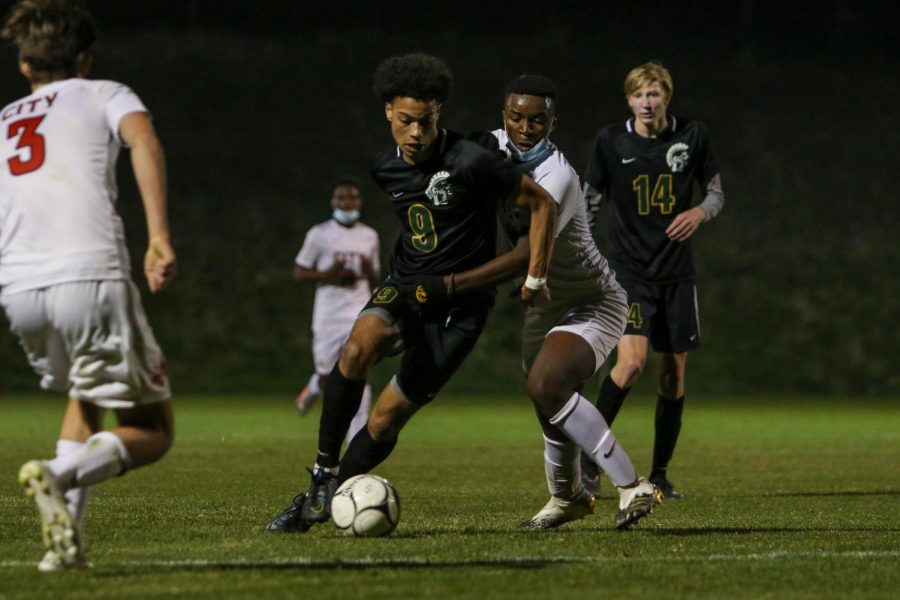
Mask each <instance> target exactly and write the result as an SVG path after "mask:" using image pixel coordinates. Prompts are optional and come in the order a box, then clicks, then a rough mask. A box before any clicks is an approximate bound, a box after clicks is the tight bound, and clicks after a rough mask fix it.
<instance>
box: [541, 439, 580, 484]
mask: <svg viewBox="0 0 900 600" xmlns="http://www.w3.org/2000/svg"><path fill="white" fill-rule="evenodd" d="M544 474H545V475H546V476H547V489H548V490H550V495H551V496H556V497H557V498H562V499H563V500H568V499H569V498H571V497H572V496H574V495H575V493H576V492H577V491H578V489H579V488H580V487H581V449H580V448H578V446H576V445H575V444H573V443H572V442H560V441H557V440H552V439H550V438H548V437H547V436H546V435H545V436H544Z"/></svg>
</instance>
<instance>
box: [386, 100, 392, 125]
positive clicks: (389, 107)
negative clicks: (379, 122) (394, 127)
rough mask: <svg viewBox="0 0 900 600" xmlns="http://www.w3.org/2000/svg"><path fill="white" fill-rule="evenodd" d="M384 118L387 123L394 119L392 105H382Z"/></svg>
mask: <svg viewBox="0 0 900 600" xmlns="http://www.w3.org/2000/svg"><path fill="white" fill-rule="evenodd" d="M384 116H385V117H386V118H387V120H388V121H391V120H392V119H393V118H394V105H393V104H391V103H390V102H385V103H384Z"/></svg>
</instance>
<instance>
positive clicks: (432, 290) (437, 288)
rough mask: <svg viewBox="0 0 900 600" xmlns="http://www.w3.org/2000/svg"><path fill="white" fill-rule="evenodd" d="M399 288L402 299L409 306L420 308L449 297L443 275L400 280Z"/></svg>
mask: <svg viewBox="0 0 900 600" xmlns="http://www.w3.org/2000/svg"><path fill="white" fill-rule="evenodd" d="M399 288H400V294H401V295H402V296H403V299H404V300H405V301H406V303H407V304H409V305H410V306H422V305H423V304H428V303H430V302H435V301H436V300H440V299H441V298H448V297H449V296H450V290H449V289H447V282H446V281H445V280H444V275H419V276H415V277H404V278H403V279H401V280H400V286H399Z"/></svg>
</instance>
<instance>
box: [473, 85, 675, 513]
mask: <svg viewBox="0 0 900 600" xmlns="http://www.w3.org/2000/svg"><path fill="white" fill-rule="evenodd" d="M556 108H557V101H556V85H555V84H554V83H553V82H552V81H550V80H549V79H548V78H546V77H543V76H541V75H521V76H519V77H516V78H515V79H513V80H512V81H510V82H509V84H507V87H506V100H505V103H504V107H503V124H504V128H503V129H498V130H496V131H494V132H493V134H494V136H495V137H496V138H497V141H498V142H499V146H500V149H501V150H502V151H504V152H505V153H506V154H507V155H508V156H509V157H510V158H511V159H512V160H513V162H515V163H517V164H518V165H520V167H521V168H522V169H523V170H524V172H525V173H526V174H527V175H529V176H530V177H531V178H532V179H534V181H535V182H537V183H538V184H539V185H540V186H541V187H543V188H544V189H545V190H547V191H548V192H549V193H550V195H551V196H552V197H553V199H554V200H555V201H556V204H557V212H558V217H557V222H556V242H555V244H554V250H553V255H552V257H551V259H550V267H549V270H548V275H547V284H548V287H549V288H550V289H551V290H553V293H552V295H551V297H550V298H549V300H548V301H547V302H545V303H542V304H539V305H535V306H529V307H527V308H526V312H525V325H524V328H523V332H522V365H523V368H524V369H525V372H526V375H527V381H526V389H527V392H528V395H529V396H531V399H532V401H533V402H534V405H535V407H536V408H537V416H538V420H539V421H540V423H541V427H542V428H543V431H544V468H545V473H546V476H547V486H548V488H549V490H550V494H551V497H550V501H549V502H548V503H547V504H546V505H545V506H544V507H543V508H542V509H541V510H540V511H539V512H538V513H537V514H536V515H534V517H533V518H532V519H531V520H530V521H528V522H527V523H525V524H524V526H525V527H526V528H530V529H547V528H552V527H558V526H559V525H562V524H563V523H566V522H568V521H572V520H575V519H580V518H582V517H584V516H586V515H588V514H590V513H591V512H593V508H594V502H595V500H594V497H593V495H592V494H590V493H589V492H587V491H586V490H583V489H582V488H581V468H580V458H581V455H582V453H584V455H585V456H586V457H588V458H589V459H590V460H591V461H593V462H594V463H595V464H599V465H600V466H601V467H602V468H603V470H604V471H605V472H606V473H607V475H609V477H610V478H611V479H612V480H613V482H614V483H615V484H616V486H617V487H618V490H619V496H620V497H619V506H618V508H619V510H618V512H617V514H616V516H615V519H614V520H615V524H616V527H618V528H620V529H625V528H627V527H629V526H631V525H632V524H633V523H635V522H636V521H638V520H639V519H641V518H643V517H645V516H647V515H649V514H650V513H651V512H652V511H653V508H654V507H655V505H656V503H657V501H658V498H659V493H658V491H657V490H656V488H655V487H654V486H653V485H652V484H650V483H649V482H648V481H647V480H646V479H644V478H643V477H638V475H637V473H636V472H635V470H634V466H633V465H632V463H631V459H630V458H629V457H628V455H627V454H626V453H625V451H624V450H623V449H622V447H621V445H620V444H618V443H617V441H616V438H615V436H614V435H613V433H612V431H610V429H609V426H608V425H607V423H606V422H605V421H604V419H603V417H602V415H601V414H600V412H599V411H598V410H597V408H596V407H595V406H594V405H593V404H592V403H591V402H590V401H589V400H587V399H586V398H584V397H583V396H582V395H581V389H582V387H583V385H584V382H585V381H586V380H587V379H588V378H589V377H591V376H592V375H593V374H594V373H595V372H596V371H597V369H599V368H600V367H601V366H602V365H603V363H604V361H605V360H606V357H607V356H608V355H609V353H610V352H611V351H612V349H613V348H614V347H615V346H616V342H617V341H618V340H619V338H620V337H621V335H622V332H623V330H624V328H625V318H626V301H625V300H626V295H625V291H624V290H623V289H622V288H621V286H619V284H618V283H617V282H616V278H615V275H614V274H613V273H612V272H610V270H609V267H608V265H607V262H606V259H605V258H604V257H603V256H602V255H601V254H600V251H599V250H598V249H597V246H596V244H595V243H594V239H593V237H592V236H591V232H590V229H589V228H588V219H587V210H586V205H585V202H584V196H583V195H582V192H581V189H580V188H581V186H580V182H579V179H578V174H577V173H576V172H575V170H574V169H573V168H572V167H571V165H569V162H568V161H567V160H566V158H565V156H563V154H562V153H561V152H560V151H559V150H558V149H557V148H556V146H555V145H554V144H553V143H552V142H550V139H549V138H550V133H551V132H552V131H553V129H554V127H555V125H556ZM510 216H511V217H512V218H509V217H510ZM505 220H506V221H509V222H510V223H509V224H508V225H507V229H508V233H509V234H510V237H511V239H512V240H513V241H515V240H516V239H519V240H523V239H527V237H524V236H525V234H526V230H524V228H521V226H519V223H524V222H525V220H524V219H521V218H516V216H515V215H507V218H506V219H505ZM521 249H522V244H521V243H520V244H517V246H516V249H515V250H513V253H515V252H516V251H521ZM526 256H527V255H526ZM498 260H500V259H498ZM460 279H462V277H461V278H460Z"/></svg>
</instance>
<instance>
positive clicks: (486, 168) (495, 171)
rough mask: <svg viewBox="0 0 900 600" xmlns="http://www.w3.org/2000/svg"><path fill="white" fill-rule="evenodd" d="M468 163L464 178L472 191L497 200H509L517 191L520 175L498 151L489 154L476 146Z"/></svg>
mask: <svg viewBox="0 0 900 600" xmlns="http://www.w3.org/2000/svg"><path fill="white" fill-rule="evenodd" d="M491 137H493V136H491ZM468 162H469V164H468V165H467V168H466V170H465V172H464V178H465V180H466V183H467V184H468V185H470V186H472V187H473V188H474V189H480V190H484V192H485V193H486V194H487V195H489V196H491V197H493V198H496V199H498V200H504V199H506V198H509V197H510V196H512V195H513V194H514V193H517V192H518V191H519V185H520V184H521V182H522V173H521V172H520V171H519V170H518V169H516V167H515V165H514V164H512V161H509V160H506V159H505V158H504V157H503V154H502V153H500V152H499V151H494V152H491V151H489V150H486V149H484V148H483V147H481V146H477V151H476V152H472V153H471V155H470V160H469V161H468Z"/></svg>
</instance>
